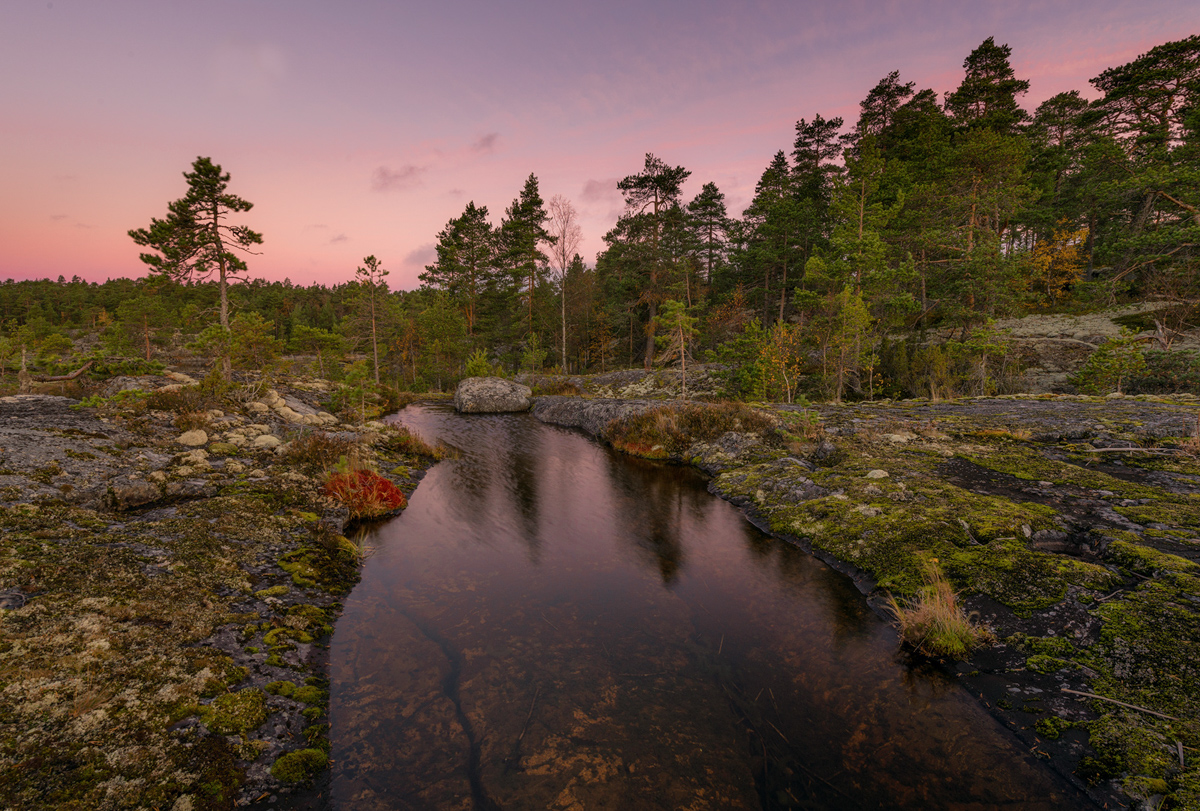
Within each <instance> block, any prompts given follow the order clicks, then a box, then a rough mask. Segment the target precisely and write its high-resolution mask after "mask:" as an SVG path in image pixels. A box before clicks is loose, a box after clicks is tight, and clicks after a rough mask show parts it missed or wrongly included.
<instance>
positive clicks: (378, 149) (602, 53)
mask: <svg viewBox="0 0 1200 811" xmlns="http://www.w3.org/2000/svg"><path fill="white" fill-rule="evenodd" d="M418 5H424V6H427V7H428V8H417V7H416V6H418ZM434 5H435V4H432V3H430V4H416V3H407V4H400V3H391V2H384V0H379V2H355V3H345V4H337V5H336V6H335V4H333V3H328V2H300V1H298V0H289V2H282V1H280V2H273V1H271V0H240V1H239V2H206V3H200V4H180V3H161V2H103V3H96V2H83V1H79V2H76V0H53V2H45V0H42V2H25V0H13V1H12V2H7V3H5V4H4V7H3V8H2V9H0V76H2V77H3V79H0V109H3V111H4V113H3V119H0V120H2V122H3V123H2V124H0V177H3V184H2V185H0V278H15V279H27V278H43V277H51V278H55V277H57V276H58V275H60V274H62V275H64V276H67V277H68V278H69V277H71V276H73V275H79V276H82V277H84V278H85V279H88V280H93V281H102V280H104V279H106V278H109V277H113V276H140V275H142V273H143V272H144V267H143V266H142V264H141V263H140V262H139V261H138V258H137V255H138V251H139V249H138V247H137V246H136V245H134V244H133V241H132V240H130V239H129V238H128V236H126V232H127V231H128V230H129V229H130V228H137V227H142V226H146V225H148V224H149V222H150V218H151V217H162V216H164V215H165V213H166V207H167V203H168V202H169V201H170V200H173V199H176V198H178V197H181V196H182V195H183V193H184V191H185V189H186V185H185V182H184V180H183V178H182V176H181V173H182V172H183V171H185V170H187V169H188V168H189V167H190V164H191V162H192V161H193V160H194V159H195V158H196V156H198V155H205V156H211V157H212V158H213V160H214V161H216V162H218V163H220V164H221V165H222V166H223V167H224V169H225V170H226V171H228V172H230V173H231V174H232V178H233V179H232V181H231V183H230V191H232V192H234V193H236V194H240V195H241V196H243V197H245V198H246V199H248V200H250V201H252V202H253V203H254V204H255V207H254V210H253V211H251V212H249V213H248V214H246V215H244V217H243V219H242V220H241V221H242V222H244V223H245V224H247V225H250V226H251V227H253V228H255V229H257V230H259V231H261V232H262V233H263V235H264V237H265V242H264V244H263V246H262V254H261V255H260V256H257V257H250V271H251V275H252V276H256V277H262V278H267V279H283V278H285V277H287V278H290V279H291V280H292V281H293V282H295V283H298V284H308V283H311V282H314V281H315V282H322V283H326V284H337V283H340V282H343V281H347V280H349V279H351V278H352V277H353V273H354V268H355V267H356V266H357V265H358V264H360V263H361V260H362V258H363V257H364V256H366V255H367V254H374V255H376V256H378V257H379V258H380V259H381V260H382V262H383V265H384V267H385V268H387V269H389V270H390V271H391V277H390V278H391V281H392V285H393V287H394V288H406V289H407V288H411V287H414V286H416V285H417V283H418V282H417V274H418V273H419V272H421V270H422V268H423V266H424V265H425V264H426V263H427V262H429V261H431V260H432V257H433V243H434V241H435V237H436V234H437V232H438V231H439V230H440V229H441V228H442V227H444V226H445V224H446V222H447V220H449V219H450V218H451V217H454V216H457V215H458V214H460V213H461V212H462V209H463V207H464V206H465V204H466V203H467V201H468V200H474V201H475V202H476V203H477V204H480V205H486V206H487V207H488V209H489V211H490V212H491V214H492V221H493V222H494V223H496V222H499V219H500V216H501V215H502V214H503V211H504V208H505V207H506V206H507V205H508V204H509V203H511V202H512V200H513V198H514V197H515V196H516V195H517V193H518V191H519V190H520V188H521V185H522V183H523V182H524V179H525V177H526V176H528V175H529V173H530V172H533V173H535V174H536V175H537V176H538V178H539V181H540V184H541V190H542V195H543V197H545V198H546V199H549V198H550V197H551V196H552V195H555V194H561V195H563V196H565V197H567V198H568V199H570V200H571V201H573V202H574V204H575V206H576V208H577V209H578V210H579V212H580V214H581V215H582V225H583V229H584V244H583V249H584V250H583V254H584V257H585V259H586V260H587V261H588V262H589V263H590V262H592V261H594V259H595V255H596V252H597V251H598V250H600V249H601V247H602V246H603V242H602V239H601V238H602V237H603V235H604V232H605V231H607V230H608V229H609V228H610V227H611V226H612V224H613V222H614V221H615V219H616V215H617V213H618V211H619V210H620V205H621V199H620V195H619V194H618V193H617V190H616V188H615V183H616V180H617V179H619V178H621V177H623V176H625V175H627V174H632V173H634V172H636V171H637V170H638V169H639V168H640V167H641V164H642V160H643V155H644V154H645V153H646V152H653V153H655V154H656V155H658V156H659V157H661V158H663V159H664V160H666V161H667V162H669V163H671V164H673V165H683V166H685V167H687V168H688V169H690V170H691V171H692V177H691V179H690V181H689V184H688V186H687V187H686V189H685V194H686V196H687V197H689V198H690V197H691V196H692V195H694V194H695V193H696V192H697V191H698V190H699V188H700V186H701V185H702V184H703V183H705V182H708V181H713V182H715V183H716V184H717V185H718V186H719V187H720V188H721V190H722V191H724V192H725V194H726V196H727V202H728V205H729V211H730V213H731V214H740V213H741V211H742V209H743V208H745V206H746V204H747V203H748V202H749V199H750V196H751V195H752V194H753V191H754V184H755V182H756V181H757V180H758V177H759V174H760V173H761V172H762V169H763V168H764V167H765V166H766V164H767V163H768V162H769V160H770V158H771V156H772V154H773V153H774V152H775V151H777V150H779V149H785V150H788V151H790V149H791V143H792V138H793V133H794V126H795V121H796V119H797V118H800V117H804V118H811V117H812V116H813V115H814V114H815V113H820V114H822V115H824V116H826V117H831V116H835V115H841V116H843V117H845V118H846V119H847V122H848V123H852V122H853V121H854V120H855V119H856V118H857V111H858V102H859V101H860V100H861V99H862V97H863V96H864V95H865V94H866V92H867V91H868V90H869V89H870V88H871V87H872V86H873V85H874V84H875V83H876V82H877V81H878V80H879V79H880V78H881V77H883V76H884V75H885V74H887V73H888V72H889V71H891V70H899V71H900V75H901V79H902V80H904V81H915V82H916V83H917V85H918V87H932V88H934V89H935V90H937V91H938V92H944V91H946V90H950V89H953V88H954V87H955V86H956V85H957V84H958V82H959V80H960V79H961V76H962V61H963V59H964V58H965V57H966V55H967V54H968V53H969V52H970V51H971V50H972V49H973V48H974V47H976V46H977V45H978V44H979V43H980V42H981V41H983V39H984V38H986V37H988V36H994V37H995V38H996V41H997V42H1000V43H1008V44H1009V45H1010V46H1011V47H1012V49H1013V64H1014V67H1015V68H1016V71H1017V75H1018V76H1020V77H1022V78H1026V79H1029V80H1030V81H1031V82H1032V87H1031V90H1030V93H1029V94H1028V96H1027V97H1025V99H1024V100H1023V101H1024V103H1025V106H1026V107H1027V108H1028V109H1030V110H1032V109H1033V108H1034V107H1035V106H1036V105H1037V103H1038V102H1040V101H1041V100H1043V99H1045V98H1047V97H1049V96H1052V95H1054V94H1055V93H1059V92H1062V91H1064V90H1072V89H1078V90H1081V91H1084V92H1085V93H1088V95H1093V94H1091V93H1090V92H1088V91H1090V90H1091V88H1090V86H1089V85H1088V84H1087V80H1088V79H1090V78H1091V77H1093V76H1095V75H1096V74H1098V73H1099V72H1100V71H1102V70H1103V69H1105V68H1106V67H1110V66H1113V65H1117V64H1121V63H1123V62H1127V61H1129V60H1130V59H1132V58H1134V57H1136V56H1137V55H1138V54H1139V53H1142V52H1144V51H1145V50H1147V49H1148V48H1150V47H1152V46H1154V45H1156V44H1159V43H1162V42H1166V41H1168V40H1173V39H1181V38H1183V37H1185V36H1189V35H1191V34H1194V33H1197V32H1198V31H1200V4H1198V3H1196V2H1195V0H1143V1H1142V2H1137V3H1132V2H1115V1H1114V0H1094V2H1086V3H1085V2H1079V1H1078V0H1071V1H1070V2H1067V1H1066V0H1062V1H1056V0H1050V1H1049V2H1045V1H1043V2H1024V1H1021V2H1000V3H990V4H986V5H985V4H982V3H963V2H958V3H949V2H926V3H921V4H916V3H899V2H860V1H858V0H854V1H852V2H840V3H833V2H802V1H801V2H760V3H744V4H737V5H735V4H730V3H710V2H697V1H696V0H692V1H691V2H659V3H653V4H648V3H644V2H626V1H625V0H617V1H616V2H606V3H603V4H600V3H593V4H581V3H570V2H556V3H550V2H545V3H534V2H508V3H495V2H489V3H484V2H442V3H439V4H436V6H437V7H436V9H435V8H433V6H434Z"/></svg>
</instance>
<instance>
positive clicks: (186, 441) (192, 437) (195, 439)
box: [175, 428, 208, 448]
mask: <svg viewBox="0 0 1200 811" xmlns="http://www.w3.org/2000/svg"><path fill="white" fill-rule="evenodd" d="M175 441H176V442H178V443H179V444H180V445H186V446H188V447H190V448H195V447H199V446H201V445H207V444H208V432H206V431H205V430H204V429H203V428H196V429H195V430H192V431H185V432H184V433H182V434H180V435H179V436H177V437H175Z"/></svg>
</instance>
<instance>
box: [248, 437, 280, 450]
mask: <svg viewBox="0 0 1200 811" xmlns="http://www.w3.org/2000/svg"><path fill="white" fill-rule="evenodd" d="M281 442H282V440H281V439H280V438H279V437H277V436H275V435H274V434H262V435H260V436H257V437H255V438H254V447H255V448H258V449H259V450H262V449H264V448H265V449H270V448H277V447H279V445H280V443H281Z"/></svg>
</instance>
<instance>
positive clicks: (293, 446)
mask: <svg viewBox="0 0 1200 811" xmlns="http://www.w3.org/2000/svg"><path fill="white" fill-rule="evenodd" d="M356 451H357V446H356V444H355V442H354V440H351V439H347V438H344V437H336V436H331V435H330V434H327V433H325V432H324V431H305V432H303V433H301V434H300V435H299V436H296V437H294V438H293V439H292V440H291V442H289V443H288V449H287V453H286V454H284V458H285V459H286V460H287V461H289V462H291V463H292V464H294V465H297V466H299V467H302V468H306V469H307V470H309V471H310V472H311V471H317V472H319V471H323V470H328V469H329V468H331V467H333V466H334V465H336V464H337V462H338V460H339V459H341V458H342V457H343V456H347V457H348V456H353V455H355V452H356Z"/></svg>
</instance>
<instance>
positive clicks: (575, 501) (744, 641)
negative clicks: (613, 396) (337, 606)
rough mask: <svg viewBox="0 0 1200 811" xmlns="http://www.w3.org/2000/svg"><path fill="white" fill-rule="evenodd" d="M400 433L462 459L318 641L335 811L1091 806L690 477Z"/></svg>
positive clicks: (525, 448)
mask: <svg viewBox="0 0 1200 811" xmlns="http://www.w3.org/2000/svg"><path fill="white" fill-rule="evenodd" d="M403 420H404V421H405V422H406V423H408V424H410V425H411V426H412V427H413V428H414V429H416V430H417V431H418V432H419V433H421V434H422V435H423V436H425V437H426V438H427V439H431V440H435V441H436V440H441V441H445V442H447V443H448V444H450V445H452V446H454V447H456V448H459V449H460V452H461V455H460V456H459V457H458V458H456V459H452V460H448V461H447V462H443V463H441V464H439V465H438V466H436V467H435V468H433V469H432V470H431V471H430V473H429V475H428V476H427V477H426V479H425V480H424V481H423V482H422V484H421V486H420V488H418V490H417V492H416V494H415V495H414V497H413V499H412V501H411V503H410V506H409V508H408V509H407V510H406V511H405V512H404V513H403V514H402V515H401V516H400V517H399V518H398V519H397V520H395V521H393V522H391V523H390V524H388V525H387V526H386V527H385V528H383V529H382V530H380V531H379V533H378V535H377V536H376V538H375V540H374V542H375V544H376V545H377V549H376V552H375V554H374V555H373V556H372V557H371V558H369V559H368V561H367V562H366V565H365V567H364V572H363V580H362V582H361V583H360V585H359V586H358V587H357V588H356V589H355V591H354V592H353V594H352V595H351V596H350V597H349V599H348V600H347V602H346V607H345V612H344V614H343V616H342V618H341V620H340V621H339V624H338V628H337V633H336V635H335V637H334V646H333V650H332V668H333V689H332V693H331V722H332V734H331V739H332V741H333V759H334V776H333V786H332V790H333V801H334V807H335V808H344V809H394V808H395V809H408V808H412V809H423V808H430V809H432V808H437V809H494V808H506V809H525V808H529V809H543V808H547V809H549V808H553V809H610V808H611V809H641V808H646V809H658V808H679V809H709V808H772V809H773V808H807V809H834V808H836V809H845V808H921V809H932V808H947V809H995V808H1022V809H1062V808H1083V807H1089V804H1088V803H1087V801H1086V799H1085V798H1083V797H1082V795H1080V794H1079V793H1078V792H1077V791H1076V790H1075V789H1074V788H1073V787H1071V786H1070V785H1069V784H1067V783H1066V782H1065V781H1063V780H1062V779H1061V778H1059V777H1058V776H1057V775H1055V774H1054V773H1052V772H1051V771H1049V770H1048V769H1047V768H1045V767H1044V766H1043V765H1042V764H1040V763H1039V762H1037V761H1035V760H1033V759H1032V758H1030V757H1028V754H1027V753H1026V752H1025V751H1024V750H1023V748H1022V747H1021V746H1020V745H1019V744H1018V743H1017V741H1016V739H1015V738H1013V737H1012V736H1011V734H1010V733H1008V732H1007V731H1006V730H1004V729H1003V728H1001V727H1000V726H999V725H998V724H997V723H996V722H995V721H994V720H993V719H992V718H991V717H990V716H988V715H987V714H986V713H985V712H984V711H983V710H982V709H981V708H980V707H979V706H978V705H977V704H976V703H975V702H974V701H973V700H971V699H970V697H968V696H967V695H966V694H965V693H964V692H963V691H962V690H961V689H960V688H959V687H958V686H957V685H956V684H954V683H953V682H952V681H950V680H948V679H947V678H946V677H945V676H943V675H941V674H938V673H928V672H923V671H919V670H914V669H912V668H911V667H909V666H908V665H907V664H906V663H905V662H904V661H902V660H901V659H900V658H899V656H898V654H897V647H896V638H895V632H894V631H893V630H892V628H891V627H890V626H889V625H888V624H887V623H885V622H883V621H882V620H880V619H879V618H878V617H876V616H875V615H874V614H873V613H872V612H871V611H870V610H869V608H868V607H867V606H866V603H865V601H864V600H863V598H862V596H861V595H860V594H859V593H858V592H857V591H856V590H855V589H854V587H853V585H852V584H851V583H850V581H849V580H848V579H847V578H845V577H844V576H842V575H840V574H838V573H837V572H834V571H832V570H831V569H829V568H828V567H827V566H825V565H824V564H823V563H821V562H819V561H817V560H815V559H813V558H812V557H810V556H808V555H806V554H805V553H803V552H802V551H801V550H799V549H797V548H795V547H793V546H791V545H789V544H786V543H783V542H780V541H776V540H774V539H771V538H769V537H767V536H765V535H763V534H762V533H761V532H759V531H758V530H757V529H755V528H754V527H753V526H751V525H750V524H749V523H748V522H747V521H746V520H745V519H744V517H743V516H742V515H741V514H740V513H739V512H738V511H737V510H736V509H734V508H733V507H732V506H730V505H729V504H726V503H725V502H722V501H720V500H719V499H716V498H715V497H713V496H711V495H710V494H708V493H707V491H706V490H705V488H704V482H703V480H702V479H701V477H699V476H698V475H696V474H694V473H693V472H691V471H689V470H685V469H681V468H672V467H667V466H662V465H655V464H651V463H646V462H642V461H640V460H635V459H630V458H627V457H623V456H620V455H617V454H615V453H612V452H611V451H609V450H607V449H605V448H602V447H600V446H599V445H597V444H595V443H593V442H591V441H589V440H587V439H586V438H584V437H582V436H580V435H578V434H575V433H573V432H569V431H564V430H561V429H557V428H553V427H549V426H544V425H541V424H539V423H537V422H536V421H534V420H533V419H532V418H530V417H528V416H504V417H461V416H458V415H456V414H454V413H453V412H450V411H447V410H445V409H440V408H436V407H425V406H420V407H411V406H410V407H409V408H408V409H406V410H405V412H403Z"/></svg>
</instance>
